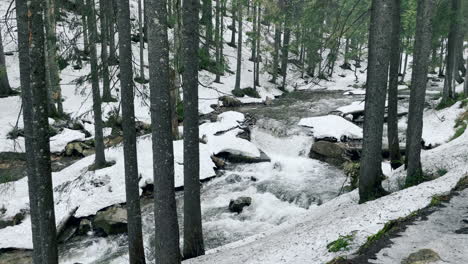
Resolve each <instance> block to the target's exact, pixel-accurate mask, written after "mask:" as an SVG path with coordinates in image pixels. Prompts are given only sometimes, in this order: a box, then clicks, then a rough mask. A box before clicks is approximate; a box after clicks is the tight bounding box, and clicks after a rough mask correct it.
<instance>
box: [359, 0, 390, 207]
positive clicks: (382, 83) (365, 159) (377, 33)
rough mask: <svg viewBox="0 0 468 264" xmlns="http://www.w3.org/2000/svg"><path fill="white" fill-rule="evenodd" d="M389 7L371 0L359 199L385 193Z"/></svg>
mask: <svg viewBox="0 0 468 264" xmlns="http://www.w3.org/2000/svg"><path fill="white" fill-rule="evenodd" d="M391 22H392V8H391V5H389V4H388V3H387V1H385V0H373V1H372V8H371V21H370V31H369V59H368V60H369V64H368V68H367V88H366V101H365V110H364V138H363V146H362V156H361V169H360V177H359V196H360V202H361V203H362V202H366V201H369V200H373V199H376V198H378V197H381V196H382V195H384V194H385V191H384V190H383V188H382V179H381V175H382V168H381V166H382V155H381V153H382V132H383V122H384V112H385V97H386V94H387V79H388V65H389V59H390V42H391V33H392V30H391V27H389V26H388V25H391Z"/></svg>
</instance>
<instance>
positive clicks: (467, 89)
mask: <svg viewBox="0 0 468 264" xmlns="http://www.w3.org/2000/svg"><path fill="white" fill-rule="evenodd" d="M463 92H464V94H465V96H468V56H467V57H466V71H465V85H464V87H463Z"/></svg>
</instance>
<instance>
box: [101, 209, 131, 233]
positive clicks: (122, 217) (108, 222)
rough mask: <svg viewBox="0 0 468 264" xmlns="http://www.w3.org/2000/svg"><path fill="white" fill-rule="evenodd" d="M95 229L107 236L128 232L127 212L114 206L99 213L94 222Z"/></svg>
mask: <svg viewBox="0 0 468 264" xmlns="http://www.w3.org/2000/svg"><path fill="white" fill-rule="evenodd" d="M93 228H94V229H95V230H98V231H99V230H101V231H103V232H104V233H105V234H106V235H115V234H121V233H125V232H127V210H126V209H125V208H122V207H120V206H113V207H109V208H108V209H106V210H104V211H100V212H98V213H97V215H96V217H95V218H94V220H93Z"/></svg>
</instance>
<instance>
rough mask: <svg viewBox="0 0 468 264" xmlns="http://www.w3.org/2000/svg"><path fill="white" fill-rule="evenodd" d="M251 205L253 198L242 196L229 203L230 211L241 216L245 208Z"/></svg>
mask: <svg viewBox="0 0 468 264" xmlns="http://www.w3.org/2000/svg"><path fill="white" fill-rule="evenodd" d="M251 204H252V198H250V197H245V196H242V197H239V198H237V199H235V200H231V201H230V202H229V211H231V212H234V213H238V214H240V213H242V210H243V209H244V207H247V206H250V205H251Z"/></svg>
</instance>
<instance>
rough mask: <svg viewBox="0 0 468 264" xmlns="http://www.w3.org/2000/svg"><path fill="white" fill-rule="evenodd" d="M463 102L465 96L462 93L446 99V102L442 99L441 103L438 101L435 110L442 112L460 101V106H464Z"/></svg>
mask: <svg viewBox="0 0 468 264" xmlns="http://www.w3.org/2000/svg"><path fill="white" fill-rule="evenodd" d="M465 100H466V96H465V95H464V94H463V93H460V94H456V95H455V98H447V99H446V100H443V99H442V101H440V103H439V104H438V105H437V106H436V110H442V109H444V108H447V107H450V106H452V105H454V104H455V103H456V102H458V101H462V104H466V103H463V102H464V101H465Z"/></svg>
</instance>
